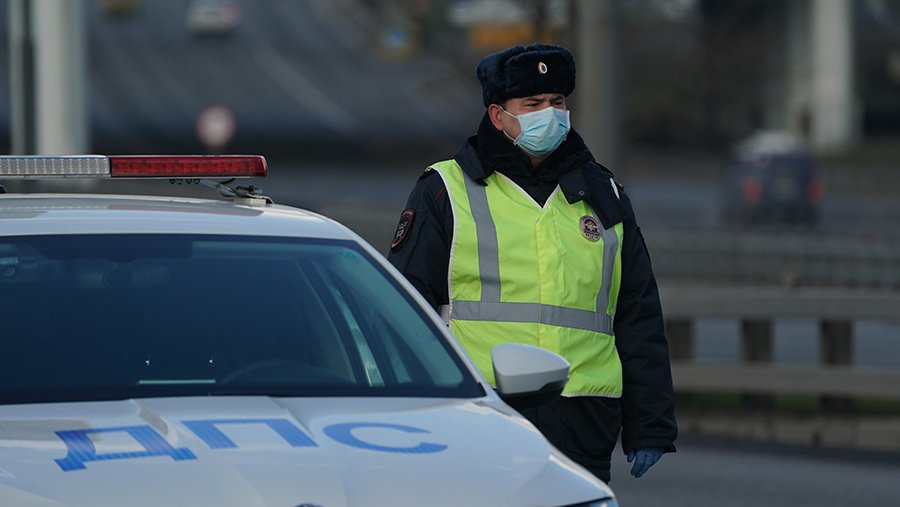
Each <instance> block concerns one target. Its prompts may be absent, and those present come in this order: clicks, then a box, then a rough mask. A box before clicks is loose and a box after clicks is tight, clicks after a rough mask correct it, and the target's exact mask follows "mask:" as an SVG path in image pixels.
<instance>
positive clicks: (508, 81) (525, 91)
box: [475, 44, 575, 107]
mask: <svg viewBox="0 0 900 507" xmlns="http://www.w3.org/2000/svg"><path fill="white" fill-rule="evenodd" d="M475 74H476V75H477V76H478V81H479V82H480V83H481V93H482V99H483V100H484V105H485V107H487V106H489V105H491V104H500V103H502V102H504V101H506V100H507V99H511V98H518V97H528V96H531V95H537V94H539V93H562V94H563V95H566V96H568V95H569V94H570V93H572V90H574V89H575V59H574V58H573V57H572V53H569V50H567V49H566V48H564V47H562V46H554V45H552V44H531V45H529V46H513V47H511V48H509V49H504V50H503V51H499V52H497V53H493V54H490V55H488V56H486V57H484V59H483V60H481V63H479V64H478V68H477V69H476V70H475Z"/></svg>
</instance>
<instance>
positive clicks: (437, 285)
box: [387, 170, 453, 309]
mask: <svg viewBox="0 0 900 507" xmlns="http://www.w3.org/2000/svg"><path fill="white" fill-rule="evenodd" d="M452 235H453V211H452V209H451V207H450V200H449V198H448V197H447V192H446V189H445V188H444V182H443V180H442V179H441V177H440V176H439V175H438V174H437V173H436V172H434V171H430V170H429V171H428V172H426V173H424V174H423V175H422V176H421V177H420V178H419V180H418V181H417V182H416V185H415V186H414V187H413V189H412V191H411V192H410V194H409V198H408V200H407V202H406V209H404V210H403V212H402V213H401V216H400V222H399V224H398V225H397V231H396V232H395V233H394V237H393V238H392V241H391V246H390V250H389V251H388V255H387V259H388V261H390V263H391V264H393V265H394V267H396V268H397V269H398V270H400V272H401V273H403V275H404V276H405V277H406V279H407V280H409V282H410V283H411V284H412V285H413V286H414V287H415V288H416V289H418V291H419V292H420V293H421V294H422V296H423V297H424V298H425V299H426V300H427V301H428V302H429V303H430V304H431V306H432V307H434V308H435V309H437V307H438V306H441V305H446V304H447V303H448V302H449V291H448V288H447V276H448V273H447V270H448V269H449V264H450V242H451V240H452Z"/></svg>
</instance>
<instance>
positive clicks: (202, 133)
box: [197, 105, 237, 152]
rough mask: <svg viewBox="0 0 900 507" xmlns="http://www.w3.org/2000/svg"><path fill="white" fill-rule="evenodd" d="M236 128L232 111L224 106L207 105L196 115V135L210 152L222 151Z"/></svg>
mask: <svg viewBox="0 0 900 507" xmlns="http://www.w3.org/2000/svg"><path fill="white" fill-rule="evenodd" d="M235 130H237V121H236V120H235V118H234V113H232V112H231V110H230V109H228V108H227V107H225V106H222V105H213V106H209V107H207V108H206V109H204V110H203V111H200V114H199V115H197V137H198V138H199V139H200V142H201V143H203V145H204V146H206V149H207V150H208V151H211V152H216V151H222V150H223V149H224V148H225V146H227V145H228V143H229V142H231V139H232V138H233V137H234V132H235Z"/></svg>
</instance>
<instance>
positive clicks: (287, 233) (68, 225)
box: [0, 194, 358, 241]
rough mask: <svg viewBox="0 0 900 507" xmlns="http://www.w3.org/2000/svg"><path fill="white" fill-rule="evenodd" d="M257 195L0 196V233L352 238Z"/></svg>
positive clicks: (315, 216)
mask: <svg viewBox="0 0 900 507" xmlns="http://www.w3.org/2000/svg"><path fill="white" fill-rule="evenodd" d="M264 202H265V201H263V200H261V199H243V200H241V199H237V200H234V201H232V200H213V199H202V198H192V197H161V196H160V197H158V196H134V195H105V194H0V223H2V224H3V227H0V235H2V236H17V235H38V234H127V233H134V234H166V233H168V234H232V235H242V236H259V235H263V236H282V237H301V238H317V239H341V240H354V241H357V240H358V238H357V237H356V235H355V234H354V233H352V232H351V231H350V230H349V229H347V228H346V227H344V226H343V225H340V224H338V223H337V222H335V221H333V220H331V219H328V218H326V217H323V216H321V215H318V214H316V213H313V212H310V211H306V210H301V209H298V208H292V207H289V206H282V205H275V204H265V203H264Z"/></svg>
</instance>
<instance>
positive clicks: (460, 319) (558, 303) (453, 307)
mask: <svg viewBox="0 0 900 507" xmlns="http://www.w3.org/2000/svg"><path fill="white" fill-rule="evenodd" d="M431 169H433V170H435V171H437V172H438V173H439V174H440V176H441V178H442V179H443V181H444V186H445V187H446V189H447V193H448V195H449V197H450V202H451V206H452V209H453V224H454V225H453V241H452V244H451V248H450V268H449V271H450V274H449V280H448V281H449V290H450V295H449V296H450V297H449V301H450V304H449V321H450V329H451V331H452V332H453V334H454V335H455V336H456V337H457V339H459V340H460V342H461V343H462V344H463V346H464V347H465V348H466V350H467V352H468V353H469V355H470V356H471V357H472V358H473V360H474V361H475V364H476V365H477V366H478V368H479V369H480V370H481V371H482V373H483V374H484V375H485V376H486V377H487V379H488V380H489V381H490V382H491V383H492V384H495V381H494V375H493V369H492V367H491V355H490V354H491V349H492V348H493V347H494V346H496V345H499V344H501V343H507V342H515V343H524V344H528V345H535V346H538V347H542V348H545V349H548V350H551V351H553V352H556V353H557V354H560V355H562V356H563V357H565V358H566V359H567V360H568V361H569V363H570V364H571V366H570V372H569V375H570V378H569V382H568V384H566V388H565V390H564V391H563V395H566V396H607V397H618V396H621V394H622V364H621V362H620V361H619V356H618V353H617V352H616V346H615V336H614V331H613V321H614V317H615V312H616V301H617V299H618V294H619V284H620V280H621V272H622V253H621V248H620V245H621V244H622V224H621V223H618V224H616V225H615V226H613V227H610V228H609V229H604V228H603V226H602V225H601V222H600V221H599V220H598V219H597V216H596V215H595V214H594V212H593V210H592V209H591V207H590V206H589V205H588V204H587V203H586V202H585V201H579V202H577V203H575V204H569V202H568V201H567V200H566V198H565V196H564V195H563V194H562V191H561V190H560V188H559V187H557V188H556V190H555V191H554V192H553V193H552V194H551V195H550V197H549V198H548V199H547V202H546V204H545V205H544V206H543V207H541V206H539V205H538V204H537V202H535V201H534V199H532V198H531V197H530V196H529V195H528V194H527V193H526V192H525V191H524V190H522V189H521V188H520V187H519V186H518V185H516V184H515V183H514V182H513V181H512V180H510V179H509V178H508V177H506V176H504V175H503V174H500V173H497V172H494V173H492V174H491V175H490V176H488V177H487V178H485V180H484V182H485V183H486V185H481V184H480V183H478V182H475V181H473V180H472V179H471V178H468V177H467V176H466V175H465V174H464V173H463V170H462V168H461V167H460V166H459V164H458V163H457V162H456V161H454V160H447V161H444V162H438V163H437V164H434V165H433V166H431ZM446 310H447V309H445V312H444V313H445V314H446V313H447V312H446Z"/></svg>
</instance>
